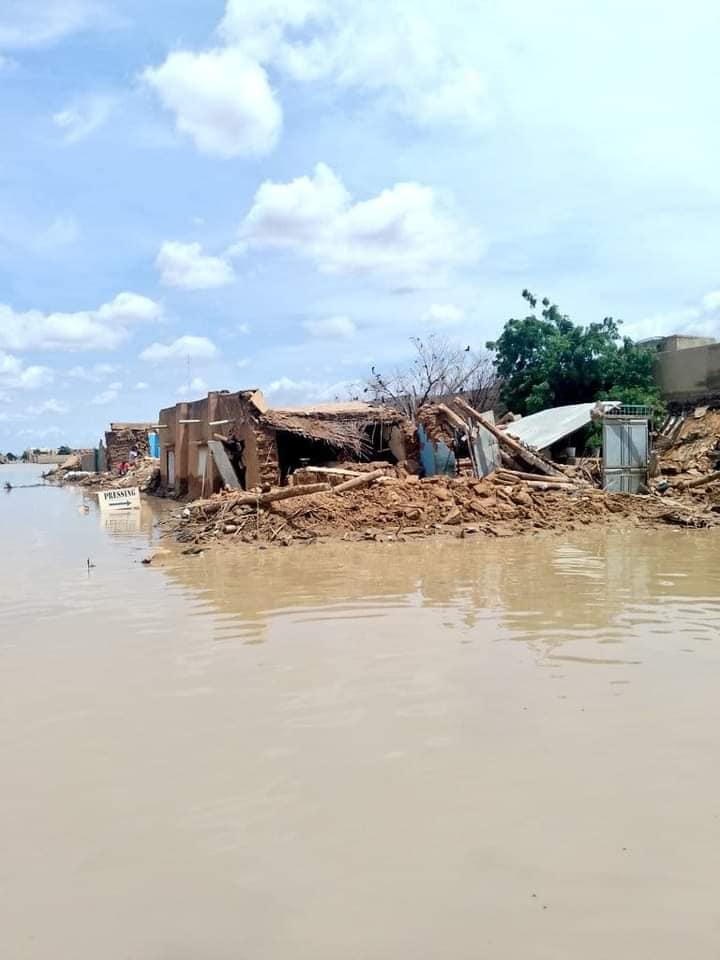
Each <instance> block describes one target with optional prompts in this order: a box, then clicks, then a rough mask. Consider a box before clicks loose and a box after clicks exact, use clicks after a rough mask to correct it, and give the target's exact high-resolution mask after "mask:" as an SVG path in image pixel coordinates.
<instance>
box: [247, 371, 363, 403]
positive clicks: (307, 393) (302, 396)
mask: <svg viewBox="0 0 720 960" xmlns="http://www.w3.org/2000/svg"><path fill="white" fill-rule="evenodd" d="M350 387H351V384H350V382H349V381H345V380H343V381H340V382H339V383H323V382H321V381H318V380H304V379H301V380H294V379H293V378H292V377H287V376H285V377H280V378H279V379H278V380H273V382H272V383H271V384H270V385H269V386H268V387H267V389H266V390H265V391H264V392H265V393H266V394H267V396H269V397H273V398H274V400H275V401H276V402H277V401H278V400H280V401H283V402H287V403H300V402H301V401H305V402H315V403H331V402H332V401H334V400H336V399H337V398H338V397H343V396H347V394H348V391H349V390H350Z"/></svg>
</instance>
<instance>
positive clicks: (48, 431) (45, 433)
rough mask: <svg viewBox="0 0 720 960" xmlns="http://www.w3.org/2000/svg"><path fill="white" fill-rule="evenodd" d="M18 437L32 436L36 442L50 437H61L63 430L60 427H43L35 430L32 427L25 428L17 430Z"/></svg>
mask: <svg viewBox="0 0 720 960" xmlns="http://www.w3.org/2000/svg"><path fill="white" fill-rule="evenodd" d="M17 435H18V437H32V438H33V439H34V440H35V441H36V442H37V441H39V440H48V439H50V437H61V436H62V435H63V431H62V430H61V429H60V427H45V428H44V429H43V430H36V429H34V428H32V427H30V428H27V429H25V430H18V432H17Z"/></svg>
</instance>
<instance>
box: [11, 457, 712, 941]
mask: <svg viewBox="0 0 720 960" xmlns="http://www.w3.org/2000/svg"><path fill="white" fill-rule="evenodd" d="M3 470H5V471H6V472H5V473H3ZM14 474H15V475H17V476H19V477H21V478H26V477H28V476H32V471H31V470H30V468H21V469H19V470H16V471H14ZM9 475H10V474H9V472H7V468H0V485H1V484H2V483H3V482H4V477H6V476H9ZM12 482H20V480H15V479H14V480H13V481H12ZM84 505H87V506H88V507H89V509H88V511H87V512H86V511H85V510H84V509H82V508H83V506H84ZM159 509H160V510H161V511H162V509H163V507H162V505H161V506H160V508H159ZM170 509H172V507H171V508H170ZM0 530H2V534H3V544H4V550H3V552H2V553H1V554H0V601H1V604H2V607H1V609H2V630H1V631H0V768H1V769H2V770H3V774H4V788H3V791H2V793H1V794H0V831H1V833H0V845H1V846H2V849H3V858H2V860H0V902H2V904H3V907H4V910H5V914H4V916H0V956H3V957H5V956H7V957H8V958H10V957H12V958H15V957H23V960H51V958H52V960H55V958H56V957H59V956H67V957H73V960H96V958H97V957H99V956H102V957H103V960H121V958H127V957H130V956H132V957H138V958H140V957H143V958H144V957H149V958H163V960H164V958H167V960H170V958H176V957H177V958H179V957H188V958H189V957H198V958H200V957H202V958H208V960H230V958H235V957H238V956H249V957H250V956H252V957H259V956H262V957H264V958H269V960H275V958H278V960H279V958H285V957H293V958H295V960H306V958H307V960H311V958H312V960H336V958H337V957H339V956H348V955H353V956H358V957H360V956H362V957H364V958H365V957H367V958H369V960H370V958H372V960H386V958H387V960H390V958H392V960H395V958H396V957H398V956H422V957H435V956H445V955H447V956H452V957H453V958H457V960H471V958H472V960H474V958H475V957H477V956H480V955H482V956H488V957H498V958H505V957H507V958H508V960H509V958H510V957H518V956H530V957H533V958H537V960H556V958H557V957H566V956H567V957H570V956H583V957H584V958H585V960H605V958H606V957H607V956H618V957H625V956H647V957H650V956H652V957H653V960H658V958H661V960H670V958H673V960H674V958H675V957H676V956H678V955H679V954H680V953H685V954H688V955H691V956H697V957H710V956H715V955H717V952H718V949H720V936H718V931H717V925H716V922H715V920H714V919H713V918H714V916H715V913H716V904H715V899H716V898H715V897H714V895H713V890H714V885H715V881H716V862H715V861H716V858H715V856H714V853H713V850H716V849H717V844H718V843H720V836H719V835H718V833H719V831H718V824H719V823H720V820H719V819H718V813H717V809H716V807H717V802H716V798H717V796H720V784H718V782H717V777H716V774H715V768H716V763H715V761H716V758H717V751H718V749H719V748H720V743H718V734H717V730H718V729H720V707H718V704H719V703H720V698H718V697H717V689H718V687H717V685H718V683H719V682H720V656H719V655H718V654H719V651H718V644H717V624H718V616H719V614H720V599H719V591H718V578H719V577H720V570H719V569H718V564H717V552H718V542H719V541H718V539H717V537H716V536H715V535H714V534H712V533H710V534H705V533H702V532H697V533H684V532H678V531H640V530H636V529H633V528H629V529H627V530H625V531H617V530H616V531H612V532H607V531H602V530H600V531H598V530H586V531H584V532H583V533H581V534H580V533H578V534H573V535H572V536H570V537H563V538H555V537H551V536H542V537H537V538H527V539H518V540H507V539H503V540H500V541H491V540H478V541H477V542H469V541H467V540H465V541H462V542H456V541H452V542H444V541H433V542H431V541H428V542H423V543H417V544H329V545H318V546H315V547H297V548H291V549H276V550H268V551H253V550H246V551H245V550H244V551H239V552H230V551H224V550H214V551H211V552H209V553H207V554H205V555H203V556H200V557H183V556H181V555H180V554H179V553H178V552H177V550H176V549H174V548H172V547H171V548H170V550H169V553H168V554H166V555H165V556H164V557H163V558H162V559H159V560H158V561H156V562H155V563H154V564H153V565H152V566H151V567H144V566H142V564H141V562H140V561H141V560H142V558H143V556H145V555H147V554H148V553H151V552H152V551H153V550H154V549H156V548H157V546H158V540H157V534H156V533H153V531H152V513H151V510H150V508H149V507H148V508H146V509H145V510H144V511H143V513H142V514H141V515H139V516H133V517H126V518H124V519H122V520H119V521H114V522H112V523H110V524H103V522H102V521H101V518H100V517H99V515H98V512H97V508H96V504H95V502H94V500H93V499H92V498H85V499H84V498H83V496H82V493H81V492H78V491H77V490H72V489H63V490H58V489H49V490H22V489H17V490H15V491H13V492H11V493H10V494H6V495H1V494H0ZM88 558H89V559H90V561H91V563H92V567H91V568H90V569H89V570H88V567H87V560H88ZM658 904H672V909H669V910H666V909H663V910H658ZM643 950H644V952H643Z"/></svg>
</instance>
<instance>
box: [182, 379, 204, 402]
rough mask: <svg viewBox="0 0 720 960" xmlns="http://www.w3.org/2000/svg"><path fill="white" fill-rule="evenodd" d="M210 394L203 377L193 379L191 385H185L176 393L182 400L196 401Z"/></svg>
mask: <svg viewBox="0 0 720 960" xmlns="http://www.w3.org/2000/svg"><path fill="white" fill-rule="evenodd" d="M207 392H208V385H207V384H206V383H205V381H204V380H203V379H202V377H193V378H192V380H191V381H190V383H184V384H183V385H182V386H181V387H178V388H177V390H176V393H177V395H178V397H179V398H180V399H181V400H192V399H194V398H195V399H196V398H198V397H200V396H202V395H203V394H206V393H207Z"/></svg>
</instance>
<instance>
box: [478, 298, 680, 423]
mask: <svg viewBox="0 0 720 960" xmlns="http://www.w3.org/2000/svg"><path fill="white" fill-rule="evenodd" d="M522 295H523V297H524V299H525V300H526V301H527V302H528V303H529V304H530V307H531V308H532V313H530V314H528V315H527V316H525V317H523V318H522V319H510V320H508V321H507V323H506V324H505V327H504V329H503V332H502V333H501V335H500V337H499V338H498V339H497V340H496V341H495V342H493V343H488V345H487V346H488V348H489V349H491V350H494V351H495V368H496V370H497V372H498V375H499V377H500V378H501V380H502V382H503V386H502V399H503V400H504V402H505V403H506V404H507V406H508V408H509V409H511V410H512V411H513V412H515V413H522V414H529V413H535V412H537V411H538V410H542V409H544V408H546V407H556V406H562V405H563V404H568V403H583V402H586V401H592V400H621V401H622V402H623V403H627V404H647V405H649V406H652V407H653V408H655V409H656V411H657V412H660V410H661V408H662V405H661V403H660V394H659V391H658V389H657V387H656V386H655V382H654V379H653V355H652V353H651V352H650V351H649V350H646V349H645V348H643V347H639V346H637V344H635V343H633V341H632V340H631V339H630V338H629V337H622V336H621V335H620V321H617V320H614V319H613V318H612V317H605V319H604V320H602V321H600V322H599V323H591V324H589V325H588V326H586V327H583V326H581V325H579V324H576V323H574V322H573V321H572V320H571V319H570V317H568V316H567V315H566V314H563V313H561V312H560V310H559V308H558V307H557V306H556V305H555V304H551V303H550V301H549V300H548V299H547V298H545V299H544V300H543V301H542V303H541V308H542V309H541V310H540V315H539V316H538V315H537V305H538V301H537V298H536V297H535V296H533V294H532V293H530V291H529V290H523V294H522Z"/></svg>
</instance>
